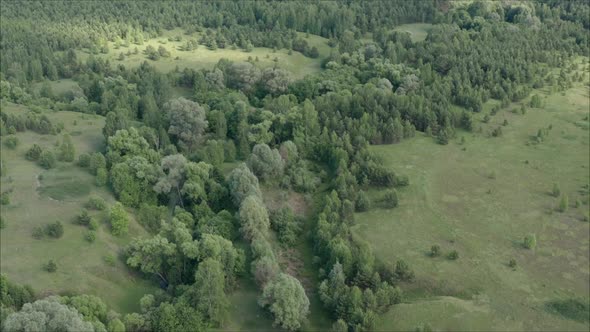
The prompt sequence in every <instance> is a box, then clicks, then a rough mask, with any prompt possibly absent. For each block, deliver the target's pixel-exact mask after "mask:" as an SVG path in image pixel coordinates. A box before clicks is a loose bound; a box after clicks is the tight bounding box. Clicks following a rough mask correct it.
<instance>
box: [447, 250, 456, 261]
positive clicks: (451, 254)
mask: <svg viewBox="0 0 590 332" xmlns="http://www.w3.org/2000/svg"><path fill="white" fill-rule="evenodd" d="M447 257H448V258H449V259H450V260H452V261H454V260H457V259H458V258H459V252H458V251H457V250H453V251H451V252H450V253H449V255H448V256H447Z"/></svg>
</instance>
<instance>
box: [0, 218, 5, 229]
mask: <svg viewBox="0 0 590 332" xmlns="http://www.w3.org/2000/svg"><path fill="white" fill-rule="evenodd" d="M5 227H6V222H5V221H4V218H2V216H0V229H4V228H5Z"/></svg>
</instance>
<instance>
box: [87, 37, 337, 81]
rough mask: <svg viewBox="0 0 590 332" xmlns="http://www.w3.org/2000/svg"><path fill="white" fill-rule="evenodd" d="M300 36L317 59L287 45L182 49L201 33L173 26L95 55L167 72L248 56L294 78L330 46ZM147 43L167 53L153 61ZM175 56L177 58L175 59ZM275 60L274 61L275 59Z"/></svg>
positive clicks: (314, 66) (314, 65)
mask: <svg viewBox="0 0 590 332" xmlns="http://www.w3.org/2000/svg"><path fill="white" fill-rule="evenodd" d="M300 35H301V37H302V38H304V39H305V40H307V42H308V44H309V45H310V47H312V46H316V47H317V48H318V51H319V53H320V56H319V57H318V58H317V59H312V58H308V57H306V56H304V55H303V54H301V53H299V52H295V51H293V52H292V54H291V55H289V53H288V51H287V50H286V49H281V50H277V51H276V52H275V51H273V50H272V49H270V48H266V47H255V48H254V49H253V50H252V52H245V51H243V50H241V49H239V48H238V49H235V50H232V49H231V48H230V47H229V46H228V47H226V48H224V49H221V48H218V49H216V50H210V49H208V48H207V47H206V46H204V45H199V46H198V48H197V49H195V50H192V51H181V50H180V49H181V47H182V46H183V45H185V44H186V41H187V40H188V39H192V40H199V38H200V35H199V34H198V33H194V34H192V35H190V36H187V35H186V34H185V33H184V32H183V31H182V30H180V29H174V30H170V31H165V32H164V34H163V36H162V37H158V38H153V39H150V40H147V41H145V42H144V44H143V45H135V44H131V45H129V47H124V46H121V47H120V48H119V49H115V48H114V43H111V42H109V53H108V54H97V55H95V56H96V57H99V58H104V59H108V60H109V61H110V62H111V64H113V65H118V64H122V65H124V66H126V67H138V66H139V65H141V64H142V63H143V62H144V61H147V62H148V63H150V64H151V65H153V66H155V67H156V68H157V69H158V70H159V71H161V72H170V71H173V70H175V69H176V67H178V68H179V69H180V70H182V69H184V68H192V69H203V68H206V69H211V68H213V67H214V66H215V65H216V64H217V62H219V60H220V59H222V58H225V59H228V60H231V61H247V60H248V58H250V57H251V58H252V59H254V60H255V59H256V58H258V60H259V61H258V62H255V63H256V64H257V65H258V66H259V67H260V68H266V67H272V66H275V65H276V66H277V67H280V68H284V69H286V70H288V71H290V72H291V73H293V77H294V78H302V77H304V76H305V75H307V74H312V73H315V72H318V71H319V70H321V59H322V58H324V57H326V56H328V55H329V54H330V47H329V46H328V44H327V42H328V40H327V39H326V38H323V37H320V36H315V35H309V37H307V38H306V37H305V34H303V33H300ZM176 36H181V38H182V40H181V41H169V40H168V38H169V37H176ZM148 45H151V46H153V47H154V48H155V49H158V47H160V46H164V47H165V48H166V49H167V50H168V51H169V52H170V57H166V58H160V59H159V60H157V61H153V60H150V59H148V58H147V56H146V55H145V54H144V51H145V49H146V47H148ZM135 48H137V49H138V51H139V52H138V53H137V54H131V55H129V56H127V55H126V56H125V59H124V60H118V56H119V54H120V53H121V52H123V53H124V54H127V51H129V50H131V51H132V52H133V50H134V49H135ZM78 55H79V57H80V58H81V59H83V60H84V59H86V58H88V57H89V56H90V54H89V53H88V52H87V51H78ZM177 57H178V59H176V58H177ZM275 58H277V59H278V61H277V62H275V61H274V59H275Z"/></svg>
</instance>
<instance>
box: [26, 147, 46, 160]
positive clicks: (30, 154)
mask: <svg viewBox="0 0 590 332" xmlns="http://www.w3.org/2000/svg"><path fill="white" fill-rule="evenodd" d="M42 152H43V149H41V147H40V146H39V145H37V144H33V146H31V148H30V149H29V150H27V153H25V158H27V160H30V161H37V160H39V158H40V157H41V153H42Z"/></svg>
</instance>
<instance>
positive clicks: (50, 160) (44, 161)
mask: <svg viewBox="0 0 590 332" xmlns="http://www.w3.org/2000/svg"><path fill="white" fill-rule="evenodd" d="M56 163H57V159H55V155H54V154H53V152H51V151H48V150H45V151H43V152H41V156H40V157H39V166H41V167H43V168H45V169H50V168H54V167H55V164H56Z"/></svg>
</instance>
